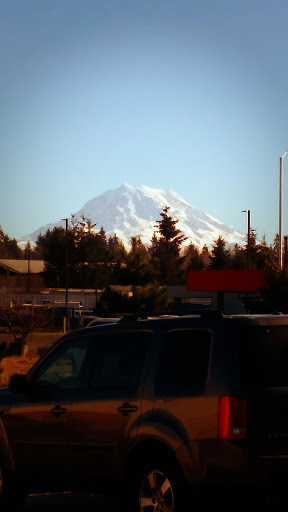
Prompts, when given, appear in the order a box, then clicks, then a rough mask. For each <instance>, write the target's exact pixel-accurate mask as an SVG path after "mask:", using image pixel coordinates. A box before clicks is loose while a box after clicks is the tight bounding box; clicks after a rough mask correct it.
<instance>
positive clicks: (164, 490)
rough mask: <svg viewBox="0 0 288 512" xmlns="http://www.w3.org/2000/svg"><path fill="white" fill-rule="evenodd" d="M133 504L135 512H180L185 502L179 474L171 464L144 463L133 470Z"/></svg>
mask: <svg viewBox="0 0 288 512" xmlns="http://www.w3.org/2000/svg"><path fill="white" fill-rule="evenodd" d="M132 482H133V483H132V485H133V494H134V496H133V503H132V507H131V510H133V511H136V512H146V511H149V512H154V511H155V512H162V511H167V510H169V511H171V512H180V511H181V510H182V511H183V508H182V506H181V505H183V503H184V502H185V496H184V494H185V493H184V485H183V480H182V478H181V475H180V472H179V471H177V470H176V467H174V465H173V463H169V462H164V461H161V460H158V459H156V460H154V459H153V460H152V459H151V460H150V461H144V462H142V464H141V465H139V466H138V468H137V469H136V470H135V468H134V476H133V477H132Z"/></svg>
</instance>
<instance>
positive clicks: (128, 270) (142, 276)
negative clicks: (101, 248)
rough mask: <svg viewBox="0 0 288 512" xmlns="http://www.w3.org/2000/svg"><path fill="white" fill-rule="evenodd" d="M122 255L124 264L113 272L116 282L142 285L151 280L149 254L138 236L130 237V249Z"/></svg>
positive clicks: (151, 270)
mask: <svg viewBox="0 0 288 512" xmlns="http://www.w3.org/2000/svg"><path fill="white" fill-rule="evenodd" d="M123 256H124V265H123V266H121V267H120V268H117V269H116V270H115V272H114V277H115V279H116V281H117V283H119V284H123V285H128V284H132V285H142V286H143V285H146V284H148V283H149V282H152V281H153V269H152V266H151V261H150V256H149V253H148V251H147V249H146V248H145V247H144V245H143V244H142V241H141V239H140V237H132V238H131V249H130V251H129V252H128V253H126V254H123Z"/></svg>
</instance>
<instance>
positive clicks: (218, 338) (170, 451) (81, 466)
mask: <svg viewBox="0 0 288 512" xmlns="http://www.w3.org/2000/svg"><path fill="white" fill-rule="evenodd" d="M287 368H288V315H242V316H224V315H222V314H221V313H219V312H217V311H205V310H204V311H203V314H199V315H193V316H189V317H178V318H175V317H171V318H169V316H168V317H162V318H157V317H156V318H149V319H138V320H132V319H130V320H129V319H125V318H124V319H121V320H119V321H117V322H111V323H109V324H108V323H107V324H103V325H100V326H96V327H89V328H83V329H80V330H78V331H73V332H70V333H68V334H66V335H64V336H63V337H61V338H60V339H59V340H58V341H57V342H56V343H55V344H54V345H53V346H52V347H51V348H50V350H49V351H48V352H47V353H46V354H45V355H44V356H43V357H42V358H41V359H39V361H38V362H37V363H36V364H35V365H34V366H33V367H32V368H31V369H30V371H29V372H28V373H27V375H14V376H12V377H11V379H10V384H9V388H8V389H2V390H1V391H0V453H1V457H0V461H1V482H2V485H1V497H0V500H1V504H0V509H1V510H5V507H6V508H8V507H9V508H11V507H12V506H13V505H15V504H17V507H18V510H19V506H20V504H21V503H23V502H24V499H25V496H26V495H27V492H30V493H31V492H33V493H37V492H43V491H45V492H51V491H56V490H57V491H61V490H62V491H63V490H71V489H72V490H79V489H82V490H95V491H97V490H98V491H99V490H100V491H101V492H108V493H109V494H110V495H111V494H113V495H115V496H118V497H119V507H120V508H121V500H122V502H123V504H124V505H123V509H124V510H130V508H129V507H131V510H134V511H138V512H150V511H165V512H167V511H169V512H176V511H178V512H180V511H181V512H182V511H184V510H190V509H191V510H192V506H193V507H194V506H195V503H196V497H197V496H199V493H200V496H201V499H203V498H204V497H206V498H207V497H212V498H213V499H215V494H214V493H215V492H216V490H220V493H221V505H222V509H223V504H224V501H225V499H226V500H228V501H229V499H230V500H232V501H229V507H230V508H229V509H230V510H231V508H232V509H235V507H236V505H237V504H238V502H239V501H240V498H241V496H244V495H245V492H244V491H246V490H248V491H249V492H251V490H252V489H253V490H254V489H255V488H258V487H259V489H265V491H267V492H268V490H270V488H271V489H274V488H275V489H276V488H277V486H279V488H281V485H283V489H285V488H286V487H285V486H286V482H287V476H288V474H287V469H288V466H287V464H288V370H287ZM210 489H212V490H213V492H212V493H211V492H208V490H210ZM236 489H237V490H238V491H237V492H235V490H236ZM203 490H205V491H206V492H204V493H203ZM231 490H233V491H234V493H233V494H231V493H230V491H231ZM247 496H250V494H247ZM246 505H247V503H246Z"/></svg>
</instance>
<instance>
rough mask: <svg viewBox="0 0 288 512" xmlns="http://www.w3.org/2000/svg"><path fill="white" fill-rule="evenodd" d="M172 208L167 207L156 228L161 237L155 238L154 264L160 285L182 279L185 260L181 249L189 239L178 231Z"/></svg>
mask: <svg viewBox="0 0 288 512" xmlns="http://www.w3.org/2000/svg"><path fill="white" fill-rule="evenodd" d="M169 209H170V207H168V206H166V207H165V208H163V210H162V212H161V213H160V215H161V217H162V220H159V221H157V224H156V225H155V227H156V228H157V230H156V232H154V235H156V233H159V234H160V235H159V237H157V236H153V238H152V241H153V250H152V251H151V254H152V263H153V266H154V269H155V272H156V276H158V277H159V280H160V283H167V282H168V281H171V280H175V279H179V278H181V277H182V276H181V264H182V262H183V258H182V257H180V248H181V245H182V243H183V242H184V240H186V239H187V237H185V236H184V235H183V234H181V230H180V229H177V227H176V224H177V223H178V222H179V221H178V220H174V219H173V218H172V217H171V216H170V215H168V213H169Z"/></svg>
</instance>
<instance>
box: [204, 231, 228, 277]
mask: <svg viewBox="0 0 288 512" xmlns="http://www.w3.org/2000/svg"><path fill="white" fill-rule="evenodd" d="M209 258H210V269H213V270H223V269H227V268H229V267H230V265H231V255H230V251H229V250H228V249H226V242H225V240H224V238H222V236H219V237H218V238H217V240H215V242H214V245H213V248H212V251H211V255H210V256H209Z"/></svg>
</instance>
